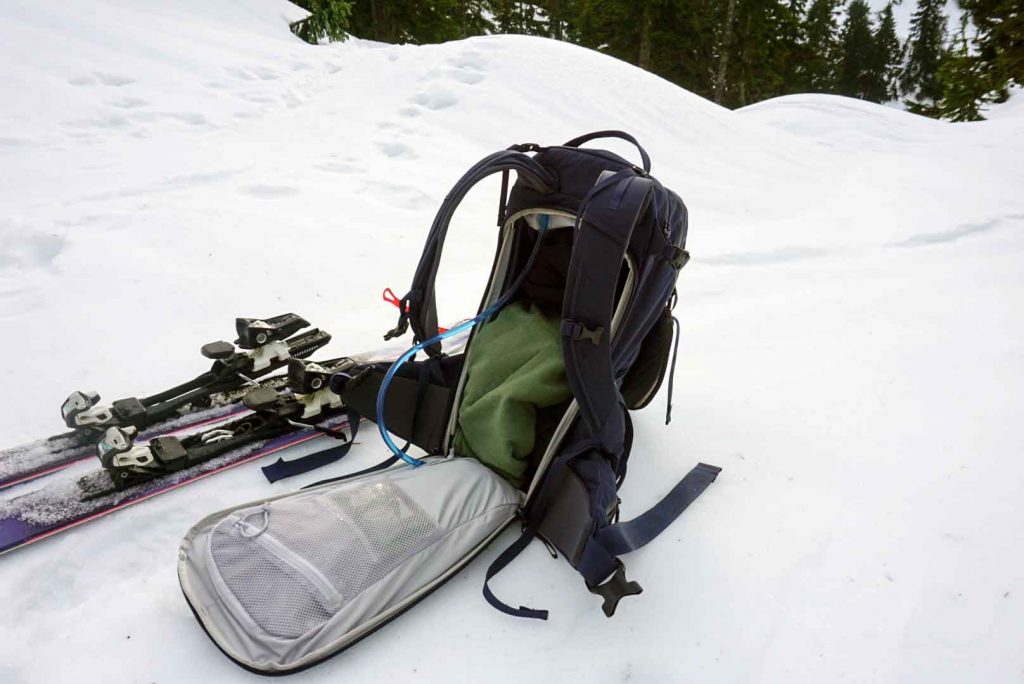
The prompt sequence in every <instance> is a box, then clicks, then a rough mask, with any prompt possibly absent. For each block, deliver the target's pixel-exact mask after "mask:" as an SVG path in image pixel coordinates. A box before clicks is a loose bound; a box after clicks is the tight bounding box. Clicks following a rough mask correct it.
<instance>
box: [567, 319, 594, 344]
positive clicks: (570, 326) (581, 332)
mask: <svg viewBox="0 0 1024 684" xmlns="http://www.w3.org/2000/svg"><path fill="white" fill-rule="evenodd" d="M561 332H562V336H563V337H568V338H569V339H571V340H574V341H578V340H590V341H591V342H593V343H594V345H595V346H597V345H599V344H601V337H602V336H603V335H604V326H597V327H596V328H588V327H587V326H585V325H583V324H582V323H580V322H579V321H573V320H570V319H568V318H567V319H565V320H563V321H562V331H561Z"/></svg>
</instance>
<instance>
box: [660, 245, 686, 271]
mask: <svg viewBox="0 0 1024 684" xmlns="http://www.w3.org/2000/svg"><path fill="white" fill-rule="evenodd" d="M665 260H666V261H668V263H670V264H671V265H672V268H674V269H676V270H677V271H678V270H680V269H682V268H683V266H686V264H687V263H689V261H690V253H689V252H687V251H686V250H685V249H683V248H682V247H676V246H675V245H672V246H671V247H669V248H668V250H667V253H666V254H665Z"/></svg>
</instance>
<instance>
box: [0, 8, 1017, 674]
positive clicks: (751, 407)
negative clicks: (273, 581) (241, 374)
mask: <svg viewBox="0 0 1024 684" xmlns="http://www.w3.org/2000/svg"><path fill="white" fill-rule="evenodd" d="M60 5H61V6H60V7H56V6H54V5H53V4H52V3H38V2H32V3H29V2H8V3H5V6H4V12H3V17H2V18H0V91H2V92H3V93H4V97H3V98H0V169H2V173H0V207H2V211H0V337H2V338H3V339H4V340H5V342H4V345H3V350H4V356H5V358H6V360H7V362H6V363H5V364H4V367H3V369H2V370H0V378H2V380H3V386H4V388H5V389H6V391H5V392H3V393H0V412H2V414H3V415H4V416H6V417H7V419H6V420H4V421H3V423H2V426H0V443H3V444H15V443H19V442H23V441H26V440H28V439H30V438H34V437H37V436H40V435H43V434H48V433H51V432H53V431H55V430H56V429H57V428H58V426H59V420H58V410H57V409H58V405H59V402H60V400H61V399H62V398H63V396H64V395H66V394H67V393H68V392H69V391H71V390H73V389H78V388H82V389H87V388H96V389H99V390H100V391H101V392H102V393H103V394H104V395H105V396H106V397H107V398H115V397H118V396H126V395H134V394H141V393H145V392H147V391H149V390H153V389H157V388H162V387H164V386H167V385H169V384H172V383H174V382H176V381H178V380H180V379H181V378H183V377H184V376H186V375H190V374H193V373H195V372H196V371H197V370H198V369H200V368H201V367H202V365H203V363H204V362H203V360H202V359H201V358H200V357H199V356H198V353H197V351H198V348H199V346H200V345H201V344H202V343H204V342H208V341H210V340H213V339H218V338H225V337H228V336H229V335H230V334H231V326H232V320H233V318H234V317H235V316H236V315H242V316H266V315H272V314H276V313H281V312H284V311H296V312H298V313H301V314H302V315H304V316H306V317H308V318H309V319H310V320H312V321H313V322H314V323H315V324H317V325H320V326H322V327H324V328H326V329H328V330H330V331H332V332H334V333H335V335H336V340H335V342H334V343H332V345H331V347H329V348H328V351H331V350H333V351H334V352H336V353H338V354H344V353H346V352H350V351H357V350H361V349H367V348H372V347H374V346H376V345H377V344H378V343H379V339H380V338H379V335H380V334H381V333H382V332H383V331H384V330H386V329H388V328H389V327H390V326H391V325H392V324H393V322H394V311H393V309H391V308H390V307H388V306H387V305H385V304H383V303H381V302H380V300H379V296H380V291H381V290H382V289H383V288H384V287H385V286H392V287H394V288H395V289H396V290H399V291H400V290H402V289H403V288H404V287H405V286H406V285H407V283H408V281H409V278H410V277H411V275H412V271H413V268H414V265H415V261H416V259H417V257H418V254H419V250H420V247H421V244H422V239H423V237H424V236H425V234H426V231H427V228H428V226H429V223H430V220H431V218H432V212H433V210H434V209H435V207H436V206H437V204H438V203H439V202H440V200H441V199H442V198H443V196H444V194H445V193H446V192H447V190H448V189H449V187H450V185H451V183H452V182H453V181H454V180H455V179H456V178H457V177H458V176H459V175H460V174H461V172H462V171H463V170H464V169H465V168H467V167H468V166H469V165H471V164H472V163H473V162H475V161H476V160H477V159H479V158H480V157H482V156H483V155H485V154H487V153H489V152H491V151H494V150H496V149H499V148H502V147H505V146H507V145H508V144H510V143H514V142H527V141H534V142H539V143H548V144H551V143H560V142H562V141H564V140H567V139H569V138H571V137H573V136H575V135H577V134H579V133H582V132H586V131H590V130H596V129H601V128H623V129H626V130H629V131H630V132H632V133H634V134H635V135H636V136H637V137H638V138H639V139H640V140H641V141H642V142H643V143H644V144H645V146H646V147H647V149H648V150H649V151H650V152H651V155H652V157H653V160H654V172H655V174H656V175H658V176H659V178H660V179H661V180H662V181H663V182H664V183H666V184H667V185H668V186H670V187H672V188H674V189H676V190H677V191H679V192H680V193H681V194H682V196H683V197H684V198H685V200H686V201H687V203H688V204H689V206H690V209H691V240H690V248H691V251H692V253H693V257H694V258H693V261H692V262H691V264H690V265H689V266H687V268H686V270H685V271H684V273H683V276H682V279H681V283H680V284H681V288H680V295H681V296H680V305H679V309H678V311H679V313H680V314H681V316H682V320H683V339H682V345H681V351H680V361H679V370H678V373H677V378H676V397H675V402H676V407H675V411H674V415H675V420H674V422H673V424H672V425H671V427H669V428H665V427H664V426H663V425H661V423H662V422H663V420H662V414H661V412H662V410H663V407H664V397H661V398H659V400H657V401H656V402H655V403H654V404H652V406H651V408H649V409H647V410H646V411H644V412H642V413H640V414H639V415H638V416H637V441H636V444H635V447H634V457H633V460H632V467H631V472H630V479H629V481H628V483H627V485H626V489H625V492H624V499H625V502H626V509H625V512H624V513H625V515H626V516H627V517H628V516H629V515H631V512H637V511H640V510H643V508H645V507H646V506H647V505H649V504H650V503H653V502H654V501H655V500H656V499H657V498H658V497H660V496H661V495H662V494H663V493H664V492H665V491H666V490H667V488H668V487H669V486H670V484H669V483H671V482H674V481H675V479H677V478H678V477H680V476H681V475H682V474H684V473H685V472H686V471H687V470H688V469H689V468H690V467H691V465H692V464H694V463H695V462H696V461H698V460H702V461H706V462H709V463H715V464H718V465H721V466H723V467H724V468H725V472H724V473H723V475H722V477H720V478H719V481H718V483H716V484H715V485H714V487H713V488H712V489H710V490H709V491H708V493H707V494H706V495H705V496H704V497H703V498H702V500H701V501H700V503H699V504H698V505H696V506H695V507H694V508H693V509H692V510H691V511H689V512H688V513H687V514H686V515H685V516H684V517H683V518H682V519H681V520H680V521H679V522H677V523H676V524H675V525H674V526H673V527H672V528H671V530H670V533H668V534H666V535H665V536H664V537H663V538H661V539H658V540H657V542H655V543H653V544H652V545H651V546H650V547H648V548H646V549H644V550H642V551H640V552H638V553H636V554H634V555H633V556H632V557H631V558H628V559H627V563H628V565H629V569H630V571H631V575H633V576H635V579H637V580H639V581H640V582H641V583H642V584H643V585H644V587H645V592H644V595H643V597H641V598H640V599H639V600H627V601H625V602H623V604H622V605H621V606H620V609H619V613H618V615H616V617H615V618H614V619H613V620H606V619H605V618H604V617H603V616H602V614H601V612H600V610H599V607H598V602H597V600H596V599H595V598H594V597H592V596H591V595H589V594H588V593H587V592H586V591H585V590H584V589H583V587H582V585H581V583H580V582H579V581H578V577H577V576H576V575H575V573H574V572H573V571H571V569H570V568H569V567H568V566H567V565H565V564H564V563H562V562H561V561H558V562H555V561H552V560H550V559H549V558H548V557H547V554H546V552H545V551H544V549H543V548H542V547H541V546H540V545H536V548H531V549H529V550H528V551H527V552H526V553H525V554H524V555H523V556H522V557H521V558H520V560H519V561H517V562H516V563H515V564H514V565H513V566H512V567H510V568H509V569H508V570H507V571H506V572H505V573H503V574H502V576H501V577H500V578H499V580H498V581H497V583H496V589H497V590H498V591H499V593H500V595H502V596H504V597H507V598H508V599H509V600H510V601H513V602H515V601H518V602H520V603H522V604H525V605H531V606H534V605H535V606H538V607H544V608H548V609H550V610H551V613H552V619H551V621H550V622H548V623H545V624H542V623H535V622H525V621H517V620H514V619H511V618H507V617H505V616H502V615H500V614H499V613H496V612H495V611H493V610H492V609H490V608H489V607H488V606H487V604H486V603H485V602H484V601H483V599H482V598H481V596H480V585H481V582H482V580H483V572H484V568H485V567H486V565H487V563H488V562H489V560H490V558H492V557H493V556H494V555H495V554H496V553H497V552H498V551H499V550H500V548H502V547H504V545H505V544H506V543H507V541H508V538H504V539H501V540H499V541H498V543H497V544H496V545H495V546H494V547H493V548H492V549H491V550H490V551H489V552H488V553H486V554H485V555H484V557H483V558H482V559H480V560H478V561H477V562H475V563H474V564H472V565H471V566H470V567H469V568H468V569H467V570H466V571H465V572H463V573H462V574H461V575H459V576H458V577H457V578H456V579H455V580H453V581H452V582H451V583H450V584H449V585H448V586H446V587H445V588H444V589H443V590H441V591H439V592H437V593H436V594H435V595H434V596H432V597H431V598H430V599H428V600H427V601H425V602H424V603H423V604H421V605H420V606H418V607H417V608H416V609H415V610H413V611H411V612H409V613H408V614H407V615H406V616H404V617H403V618H402V619H401V620H399V621H397V622H396V623H394V624H392V625H391V626H389V627H388V628H386V629H384V630H382V631H380V632H378V633H377V634H376V635H374V636H372V637H371V638H369V639H367V640H366V641H365V642H363V643H362V644H360V645H359V646H358V647H356V648H354V649H353V650H351V651H349V652H347V653H346V654H344V655H341V656H339V657H337V658H336V659H334V660H331V661H329V662H328V663H325V664H323V665H321V666H319V667H317V668H314V669H313V670H311V671H308V672H306V673H302V674H299V675H296V676H295V677H294V678H293V681H304V682H305V681H310V682H314V681H317V682H318V681H325V682H326V681H339V680H344V681H352V682H372V681H402V680H409V679H411V680H413V681H451V682H463V681H474V682H476V681H487V682H518V683H521V682H524V681H535V682H546V681H559V682H623V681H633V682H687V681H695V682H696V681H700V682H737V681H765V682H775V681H850V682H865V681H889V682H910V681H917V682H963V681H986V682H1010V681H1020V680H1021V679H1022V678H1024V655H1022V652H1021V650H1020V643H1021V639H1022V636H1024V629H1022V627H1021V625H1022V624H1024V569H1022V568H1024V565H1022V562H1024V552H1022V551H1021V540H1022V538H1024V504H1022V501H1024V459H1022V458H1021V456H1022V454H1024V427H1022V424H1021V415H1024V391H1022V378H1024V342H1022V340H1024V307H1022V293H1024V268H1022V259H1024V194H1022V193H1021V188H1022V187H1024V170H1022V167H1021V162H1020V160H1021V159H1022V157H1024V109H1022V108H1021V107H1019V106H1013V105H1014V102H1011V103H1010V105H1005V106H1004V107H1003V108H1002V109H1000V110H999V113H1000V115H999V116H997V117H994V120H993V121H989V122H983V123H978V124H959V125H952V124H946V123H939V122H935V121H929V120H925V119H921V118H918V117H915V116H912V115H909V114H906V113H903V112H899V111H895V110H892V109H889V108H884V107H878V106H873V105H869V104H864V103H861V102H857V101H852V100H847V99H843V98H837V97H825V96H795V97H787V98H781V99H778V100H774V101H770V102H767V103H762V104H758V105H755V106H752V107H748V108H746V109H744V110H741V111H738V112H729V111H726V110H724V109H721V108H719V107H717V106H715V105H713V104H711V103H709V102H706V101H704V100H702V99H700V98H698V97H696V96H694V95H691V94H689V93H687V92H685V91H683V90H681V89H679V88H676V87H675V86H673V85H671V84H669V83H667V82H665V81H662V80H660V79H658V78H656V77H654V76H651V75H649V74H646V73H644V72H641V71H638V70H636V69H634V68H632V67H630V66H628V65H625V64H622V63H619V62H616V61H613V60H610V59H607V58H604V57H602V56H600V55H597V54H594V53H591V52H587V51H584V50H582V49H579V48H575V47H572V46H568V45H564V44H558V43H554V42H548V41H543V40H538V39H530V38H522V37H496V38H485V39H475V40H469V41H464V42H459V43H451V44H446V45H440V46H429V47H392V46H380V45H373V44H368V43H361V42H351V43H347V44H343V45H332V46H321V47H311V46H306V45H304V44H303V43H301V42H299V41H298V40H297V39H295V38H293V37H292V36H291V34H290V33H288V31H287V28H286V26H285V19H286V18H287V17H292V18H294V17H295V16H297V14H296V12H297V10H295V8H294V7H292V6H290V5H288V4H287V3H283V2H279V1H278V0H234V1H228V0H220V1H219V2H208V1H203V0H182V1H179V2H175V3H159V2H156V1H155V0H152V1H147V2H137V1H130V0H104V2H102V3H96V2H85V0H80V1H78V2H68V3H60ZM616 149H618V150H621V151H622V153H623V154H629V150H628V149H627V148H624V147H623V148H618V147H617V148H616ZM496 197H497V191H496V188H495V187H487V188H484V189H483V190H481V191H479V192H476V193H475V194H474V195H473V196H472V197H471V198H470V200H469V201H468V202H467V204H466V205H465V208H464V210H463V212H462V215H461V216H460V219H459V224H458V226H457V227H456V228H455V230H454V232H453V235H452V237H451V238H450V239H449V250H448V253H447V254H446V255H445V261H446V263H445V266H444V269H445V270H444V273H445V275H444V276H443V282H442V283H441V285H440V287H441V292H440V295H441V297H442V305H443V308H442V317H443V318H455V317H458V316H461V315H465V314H467V313H470V312H471V311H472V309H473V306H474V305H475V303H476V302H477V301H478V299H479V292H480V288H482V287H483V278H484V276H485V274H486V272H487V270H488V268H489V265H490V259H491V254H492V245H493V240H494V229H493V225H492V224H493V217H494V211H495V203H496ZM382 451H383V449H382V447H381V446H380V445H379V443H378V442H377V441H376V439H375V438H374V437H372V436H371V435H370V434H369V433H368V435H367V436H366V437H365V438H364V440H363V444H362V446H361V447H360V448H358V449H356V450H355V451H354V452H353V454H352V456H350V459H351V460H350V461H349V464H348V466H347V467H348V468H351V469H354V468H355V467H361V466H364V465H366V464H369V463H371V462H375V461H376V460H379V459H380V457H381V456H382ZM340 470H343V469H337V468H336V469H335V472H340ZM322 476H323V475H322V474H320V473H315V474H313V475H311V476H310V477H309V478H308V480H312V479H315V478H320V477H322ZM301 484H303V483H302V482H284V483H278V485H275V486H274V487H269V486H268V485H267V484H266V482H265V481H263V479H262V476H261V474H260V472H259V470H258V468H256V467H254V466H249V467H244V468H241V469H238V470H236V471H234V472H229V473H225V474H223V475H219V476H217V477H214V478H210V479H208V480H206V481H204V482H201V483H197V484H195V485H193V486H189V487H186V488H184V489H182V490H179V491H177V492H174V493H171V494H168V495H166V496H164V497H162V498H159V499H156V500H153V501H151V502H148V503H146V504H143V505H140V506H138V507H135V508H132V509H128V510H126V511H122V512H120V513H118V514H116V515H114V516H112V517H110V518H108V519H106V520H103V521H99V522H96V523H94V524H90V525H86V526H83V527H81V528H78V529H77V530H75V531H73V532H71V533H69V534H67V535H66V536H64V537H62V538H57V539H53V540H49V541H46V542H43V543H40V544H38V545H36V546H34V547H31V548H28V549H24V550H21V551H18V552H15V553H12V554H10V555H8V556H5V557H3V558H0V605H2V606H3V607H4V608H3V619H2V620H0V681H2V682H5V683H7V682H11V683H15V682H18V683H20V682H65V681H75V682H79V683H84V682H151V681H156V682H192V681H216V682H235V681H252V680H255V679H256V677H255V676H253V675H249V674H247V673H245V672H244V671H242V670H240V669H238V668H237V667H236V666H234V665H233V664H231V663H230V662H229V661H228V660H227V659H225V658H224V657H223V656H222V655H221V654H220V653H219V652H218V651H217V650H216V649H215V648H214V646H213V645H212V644H211V643H210V642H209V641H208V640H207V638H206V637H205V636H204V635H203V633H202V632H201V630H200V629H199V628H198V626H197V625H196V624H195V622H194V620H193V618H192V616H191V614H190V613H189V610H188V608H187V606H186V604H185V602H184V600H183V599H182V597H181V594H180V592H179V589H178V586H177V581H176V576H175V567H174V563H175V550H176V547H177V543H178V541H179V539H180V538H181V536H182V535H183V534H184V532H185V531H186V529H187V528H188V527H189V526H190V525H191V524H192V523H193V522H195V521H196V520H198V519H199V518H200V517H202V516H203V515H205V514H206V513H208V512H210V511H213V510H216V509H219V508H223V507H225V506H228V505H230V504H234V503H238V502H242V501H246V500H250V499H253V498H256V497H259V496H263V495H265V494H266V493H267V492H268V491H289V490H290V489H293V488H295V487H297V486H298V485H301ZM508 534H509V535H511V534H512V533H511V532H509V533H508ZM517 605H518V604H517Z"/></svg>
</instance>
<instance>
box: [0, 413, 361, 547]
mask: <svg viewBox="0 0 1024 684" xmlns="http://www.w3.org/2000/svg"><path fill="white" fill-rule="evenodd" d="M324 425H325V426H327V427H335V428H338V429H344V428H345V427H346V426H347V425H348V421H347V420H346V419H345V418H344V417H343V416H339V417H336V418H335V419H333V420H331V421H326V422H325V423H324ZM322 436H323V434H322V433H321V432H318V431H316V430H297V431H295V432H292V433H289V434H287V435H282V436H280V437H275V438H274V439H270V440H266V441H263V442H254V443H252V444H248V445H245V446H241V447H239V448H238V449H234V450H232V451H230V452H228V453H226V454H222V455H221V456H218V457H217V458H214V459H211V460H209V461H207V462H205V463H200V464H198V465H196V466H193V467H192V468H188V469H186V470H182V471H180V472H177V473H172V474H170V475H168V476H166V477H163V478H161V479H159V480H153V481H151V482H146V483H144V484H141V485H138V486H137V487H133V488H131V489H127V490H124V491H121V492H114V493H111V494H107V495H104V496H101V497H98V498H96V499H92V500H89V501H80V500H79V499H78V498H77V496H76V494H77V493H78V492H79V491H80V490H79V488H78V484H77V483H78V482H79V479H78V478H74V479H71V478H63V479H61V480H59V481H56V482H53V483H51V484H48V485H47V486H46V487H43V488H41V489H39V490H36V491H34V492H28V493H27V494H23V495H21V496H19V497H16V498H14V499H11V500H9V501H0V554H3V553H5V552H7V551H11V550H13V549H16V548H19V547H21V546H25V545H27V544H31V543H32V542H36V541H39V540H41V539H45V538H46V537H50V536H53V535H55V534H58V533H60V532H63V531H65V530H68V529H70V528H72V527H75V526H76V525H80V524H82V523H86V522H89V521H90V520H94V519H96V518H99V517H102V516H105V515H108V514H110V513H113V512H114V511H117V510H120V509H122V508H125V507H127V506H130V505H132V504H135V503H138V502H140V501H144V500H145V499H149V498H152V497H154V496H157V495H158V494H163V493H164V492H168V491H171V490H172V489H177V488H178V487H180V486H183V485H186V484H189V483H190V482H194V481H196V480H199V479H202V478H204V477H207V476H208V475H213V474H215V473H218V472H220V471H222V470H227V469H228V468H232V467H234V466H237V465H241V464H243V463H248V462H249V461H253V460H256V459H258V458H262V457H263V456H267V455H270V454H272V453H276V452H278V451H281V450H282V449H285V448H288V447H291V446H295V445H297V444H300V443H302V442H307V441H309V440H312V439H315V438H318V437H322ZM324 441H325V444H324V448H329V447H330V446H333V441H327V440H324ZM107 477H108V476H107V475H106V473H105V472H104V471H103V470H96V471H93V472H91V473H89V474H88V475H85V476H84V477H83V478H82V480H87V479H89V478H98V480H99V481H101V482H103V481H105V480H103V478H107Z"/></svg>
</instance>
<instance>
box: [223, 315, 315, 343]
mask: <svg viewBox="0 0 1024 684" xmlns="http://www.w3.org/2000/svg"><path fill="white" fill-rule="evenodd" d="M306 327H309V322H308V321H307V320H306V319H304V318H302V317H301V316H297V315H295V314H293V313H287V314H282V315H280V316H274V317H273V318H236V319H235V331H236V332H237V333H238V339H237V340H235V344H237V345H238V346H239V348H241V349H256V348H257V347H262V346H264V345H266V344H270V343H271V342H279V341H282V340H285V339H287V338H289V337H291V336H292V335H294V334H295V333H297V332H298V331H300V330H302V329H303V328H306Z"/></svg>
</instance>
